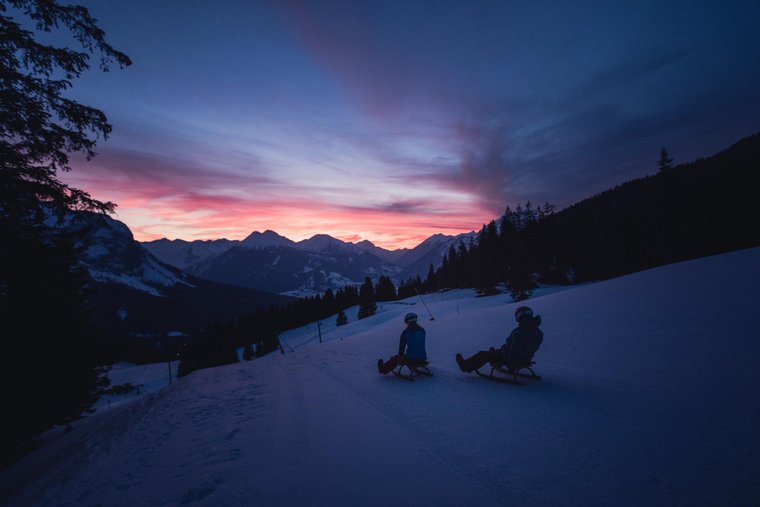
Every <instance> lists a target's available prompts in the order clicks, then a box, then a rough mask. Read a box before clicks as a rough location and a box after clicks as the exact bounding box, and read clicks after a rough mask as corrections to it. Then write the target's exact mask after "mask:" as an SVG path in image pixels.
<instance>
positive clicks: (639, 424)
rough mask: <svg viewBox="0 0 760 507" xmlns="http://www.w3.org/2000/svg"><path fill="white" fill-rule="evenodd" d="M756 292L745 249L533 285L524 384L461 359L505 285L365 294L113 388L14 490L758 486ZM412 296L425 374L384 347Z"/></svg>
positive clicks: (209, 493)
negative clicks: (197, 363)
mask: <svg viewBox="0 0 760 507" xmlns="http://www.w3.org/2000/svg"><path fill="white" fill-rule="evenodd" d="M759 296H760V249H750V250H744V251H739V252H734V253H730V254H725V255H721V256H716V257H711V258H706V259H699V260H695V261H690V262H684V263H680V264H675V265H670V266H664V267H660V268H657V269H652V270H649V271H646V272H642V273H637V274H633V275H629V276H625V277H622V278H618V279H615V280H609V281H605V282H601V283H596V284H590V285H586V286H583V287H576V288H572V289H568V290H563V291H560V292H554V293H550V294H547V295H543V296H538V297H535V298H533V299H531V300H530V301H529V304H530V305H531V306H532V307H533V308H534V310H535V311H536V313H538V314H540V315H541V316H542V318H543V321H544V324H543V326H542V329H543V330H544V333H545V339H544V344H543V346H542V348H541V349H540V350H539V352H538V353H537V355H536V360H537V368H536V370H537V373H539V374H540V375H542V376H543V380H540V381H531V380H526V381H525V385H523V386H513V385H508V384H502V383H498V382H493V381H490V380H487V379H483V378H480V377H478V376H476V375H475V374H474V373H472V374H465V373H462V372H460V371H459V369H458V368H457V365H456V363H455V362H454V355H455V353H456V352H462V353H463V354H465V355H468V354H471V353H474V352H475V351H477V350H478V349H481V348H488V347H489V346H499V345H500V344H501V343H503V340H504V338H505V336H506V334H507V333H508V332H509V330H511V328H512V327H513V324H514V322H513V318H512V313H513V310H514V308H515V307H516V305H515V304H514V303H511V302H510V299H509V297H508V296H506V295H498V296H492V297H485V298H476V297H474V294H473V292H472V291H450V292H446V293H438V294H434V295H429V296H424V297H425V299H424V302H425V303H427V306H428V308H429V309H430V312H432V314H433V316H434V317H435V320H432V321H431V320H428V319H429V315H428V312H427V310H426V309H425V307H424V306H423V305H422V304H421V301H420V300H419V298H417V299H409V300H407V301H404V302H401V303H392V304H388V303H385V304H382V305H381V308H380V310H381V311H380V312H379V313H378V314H377V315H376V316H374V317H371V318H368V319H365V320H362V321H355V316H356V314H355V312H354V311H353V310H352V311H351V312H349V314H348V315H349V319H350V320H351V322H350V324H349V325H347V326H344V327H341V328H336V327H335V325H334V319H327V320H325V321H323V326H322V327H321V331H322V337H323V343H319V340H318V338H317V336H318V335H317V329H316V326H315V325H312V326H310V327H307V328H304V329H301V330H297V331H293V332H290V333H286V334H284V335H283V338H284V340H285V342H287V343H286V345H285V352H286V353H285V354H272V355H269V356H267V357H264V358H261V359H255V360H253V361H250V362H241V363H239V364H234V365H230V366H225V367H220V368H213V369H208V370H201V371H197V372H194V373H193V374H191V375H189V376H188V377H185V378H183V379H180V380H179V381H176V380H175V381H174V383H172V384H171V385H167V386H165V387H163V388H161V389H158V390H156V391H154V392H149V393H148V394H147V395H145V394H143V395H142V396H141V397H135V399H134V401H132V402H129V403H122V404H120V405H116V404H114V405H112V406H111V408H110V409H108V408H107V407H104V406H103V405H102V404H101V410H99V411H98V413H97V414H96V415H94V416H92V417H88V418H86V419H84V420H82V421H79V422H78V423H77V424H76V425H75V427H74V429H73V430H72V431H70V432H68V433H64V432H62V431H61V430H55V432H54V434H52V435H51V436H49V438H48V440H47V441H46V442H45V444H44V445H43V446H42V447H41V448H39V449H38V450H36V451H34V452H33V453H32V454H30V455H28V456H26V457H25V458H23V459H22V460H21V461H19V462H17V463H15V464H14V465H12V466H11V467H10V468H8V469H6V470H4V471H3V472H2V476H1V477H0V503H2V504H3V505H6V506H32V505H55V506H67V505H70V506H88V505H104V506H122V505H123V506H136V505H150V506H154V505H155V506H158V505H185V504H192V505H214V506H225V505H262V506H273V505H330V506H357V505H378V506H388V505H436V506H447V505H451V506H465V505H478V506H485V505H507V506H516V505H520V506H526V505H549V506H557V505H560V506H561V505H604V506H611V505H642V506H644V505H646V506H650V505H689V506H692V505H731V506H739V505H742V506H746V505H758V504H760V403H758V400H760V375H759V374H758V364H760V311H759V310H760V307H758V301H760V297H759ZM410 310H411V311H415V312H417V313H418V314H419V316H420V322H421V324H422V325H423V326H424V327H425V328H426V329H427V350H428V355H429V359H430V368H431V370H432V371H433V373H434V374H435V377H433V378H424V377H423V378H419V379H417V380H416V381H415V382H409V381H406V380H403V379H400V378H397V377H395V376H393V375H390V374H389V375H387V376H382V375H379V374H378V373H377V369H376V361H377V359H378V358H380V357H383V358H387V357H389V356H390V355H391V354H392V353H394V351H395V350H396V349H397V346H398V336H399V333H400V332H401V330H402V329H403V322H402V316H403V314H405V313H406V312H408V311H410ZM166 367H167V365H166V364H163V365H156V366H155V368H156V371H158V368H163V369H164V370H163V371H164V372H166V370H165V369H166ZM157 375H158V376H161V375H160V374H157ZM167 377H168V375H167ZM156 378H158V377H156ZM122 380H123V381H128V380H124V379H122ZM167 381H168V378H167Z"/></svg>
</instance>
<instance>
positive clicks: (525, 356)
mask: <svg viewBox="0 0 760 507" xmlns="http://www.w3.org/2000/svg"><path fill="white" fill-rule="evenodd" d="M540 325H541V316H540V315H536V316H535V317H532V318H530V317H528V318H524V319H522V320H521V321H520V323H519V325H518V327H516V328H514V329H513V330H512V332H511V333H510V334H509V336H508V337H507V341H506V343H505V344H504V345H502V346H501V354H502V356H504V361H505V362H506V363H507V365H508V366H510V367H517V366H521V365H524V364H527V363H529V362H530V361H531V360H532V359H533V354H535V353H536V351H537V350H538V348H539V347H540V346H541V342H543V341H544V333H543V332H542V331H541V330H540V329H538V326H540Z"/></svg>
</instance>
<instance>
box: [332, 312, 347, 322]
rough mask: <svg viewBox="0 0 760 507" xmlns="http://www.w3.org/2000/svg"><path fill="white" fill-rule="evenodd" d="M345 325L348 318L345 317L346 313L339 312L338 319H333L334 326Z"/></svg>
mask: <svg viewBox="0 0 760 507" xmlns="http://www.w3.org/2000/svg"><path fill="white" fill-rule="evenodd" d="M346 324H348V317H347V316H346V312H345V311H344V310H341V311H340V313H338V317H337V318H336V319H335V325H336V326H345V325H346Z"/></svg>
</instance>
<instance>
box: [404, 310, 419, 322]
mask: <svg viewBox="0 0 760 507" xmlns="http://www.w3.org/2000/svg"><path fill="white" fill-rule="evenodd" d="M410 322H417V314H416V313H407V314H406V315H404V323H405V324H409V323H410Z"/></svg>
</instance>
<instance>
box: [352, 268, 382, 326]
mask: <svg viewBox="0 0 760 507" xmlns="http://www.w3.org/2000/svg"><path fill="white" fill-rule="evenodd" d="M376 311H377V303H376V296H375V287H374V285H373V284H372V280H371V279H370V278H369V277H366V278H365V279H364V283H363V284H362V286H361V288H360V289H359V313H358V314H357V316H356V317H357V318H358V319H359V320H361V319H364V318H366V317H369V316H371V315H374V314H375V312H376Z"/></svg>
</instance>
